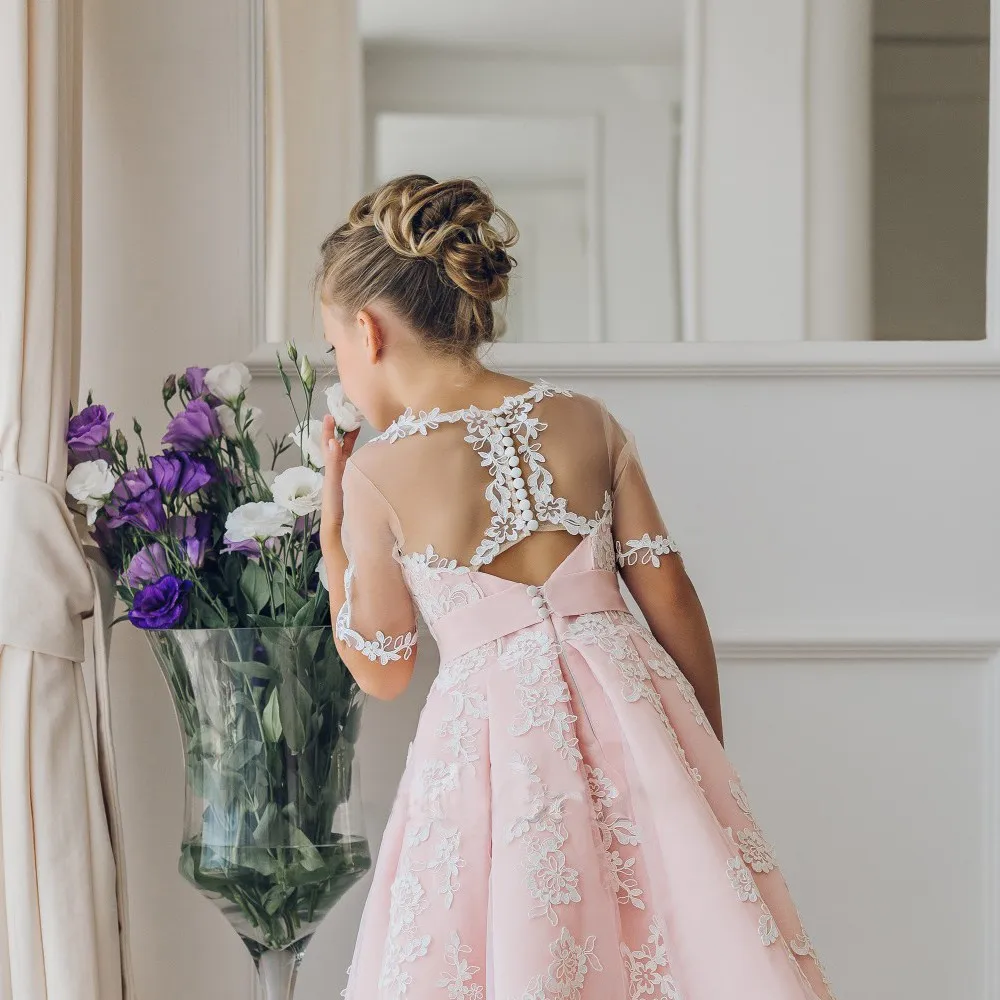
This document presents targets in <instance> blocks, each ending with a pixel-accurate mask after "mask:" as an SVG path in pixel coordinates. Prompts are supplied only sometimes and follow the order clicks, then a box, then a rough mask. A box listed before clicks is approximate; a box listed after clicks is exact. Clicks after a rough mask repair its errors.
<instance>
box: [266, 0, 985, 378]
mask: <svg viewBox="0 0 1000 1000" xmlns="http://www.w3.org/2000/svg"><path fill="white" fill-rule="evenodd" d="M254 3H255V6H254V7H253V9H254V10H255V11H257V16H258V19H259V21H260V28H261V30H260V39H261V41H260V44H259V46H258V57H259V60H258V61H259V63H260V66H259V67H258V81H259V83H258V88H259V110H260V114H259V116H258V119H257V125H258V128H259V132H260V135H261V137H262V138H261V142H260V148H261V150H262V153H263V152H264V151H266V154H265V155H262V156H261V157H260V160H261V165H262V171H261V173H262V177H261V181H260V183H259V185H258V187H259V190H260V194H259V206H258V207H259V210H258V212H257V215H258V217H259V219H260V220H262V225H261V226H260V228H261V230H263V243H262V249H259V250H258V251H257V253H258V256H259V257H260V260H261V262H262V263H261V267H260V272H261V274H260V278H261V280H260V281H258V282H257V283H256V284H255V289H257V290H258V294H259V299H258V306H259V308H258V309H257V315H258V317H259V319H258V322H257V327H258V329H257V337H258V340H263V341H265V342H266V344H265V345H264V347H265V350H264V351H262V353H261V354H260V355H259V357H262V358H264V357H266V358H268V359H270V358H273V351H271V350H270V346H271V345H272V344H275V343H280V342H282V341H284V340H286V339H289V338H295V339H296V340H299V341H301V342H305V341H309V340H313V341H315V342H316V343H317V344H318V341H319V336H320V331H319V322H318V316H317V309H316V307H315V302H314V298H313V295H312V288H311V278H312V275H313V269H314V267H315V263H316V256H317V248H318V246H319V243H320V242H321V240H322V238H323V236H324V235H325V234H326V233H327V232H328V231H329V230H330V229H332V228H333V226H335V225H336V224H337V223H338V221H339V220H341V219H343V218H344V217H345V215H346V213H347V211H348V209H349V208H350V206H351V205H352V204H353V203H354V201H355V200H356V199H357V198H358V197H359V196H360V195H361V194H362V193H363V192H364V191H365V190H368V189H371V188H372V187H374V186H375V185H377V184H379V183H381V182H382V181H385V180H387V179H389V178H391V177H394V176H398V175H400V174H405V173H425V174H430V175H431V176H433V177H436V178H438V179H445V178H448V177H454V176H463V175H464V176H472V177H474V178H476V179H478V180H479V181H481V182H482V183H484V184H485V185H486V186H487V187H488V188H489V189H490V190H491V191H492V192H493V194H494V196H495V198H496V200H497V202H498V203H499V204H500V205H501V206H502V207H503V208H505V209H506V210H507V211H508V212H510V214H511V215H512V216H513V217H514V219H515V221H516V223H517V225H518V227H519V229H520V233H521V238H520V241H519V243H518V244H517V245H516V246H515V247H514V250H513V254H514V256H515V257H516V258H517V260H518V262H519V264H518V267H517V268H516V270H515V272H514V275H513V278H512V282H511V295H510V299H509V302H508V303H507V304H506V305H504V306H503V307H501V311H500V316H499V318H500V323H501V327H502V328H503V329H504V331H505V333H504V340H506V341H508V342H515V343H520V344H523V345H526V347H527V345H530V344H535V343H538V344H558V343H572V344H577V345H579V347H580V349H579V350H578V351H577V352H575V356H576V357H578V358H581V359H584V360H587V359H589V360H590V361H593V362H594V363H595V364H596V363H598V361H599V359H600V358H605V359H606V358H608V357H611V356H612V355H613V356H614V357H615V359H616V363H621V364H623V365H625V366H627V365H628V364H630V363H632V362H631V361H630V360H629V359H630V358H631V357H642V356H643V355H642V352H641V351H638V350H637V351H635V352H633V353H632V354H631V355H630V354H629V352H628V351H627V350H622V351H617V349H613V350H601V349H600V348H591V347H590V346H589V345H592V344H595V343H599V342H605V343H611V344H616V345H627V344H634V343H641V342H646V343H666V342H670V341H679V340H717V341H739V340H744V341H745V340H772V341H795V340H810V339H813V340H831V339H842V340H859V339H868V338H874V339H878V340H926V339H943V338H948V339H956V340H973V339H981V338H983V337H984V336H985V297H986V278H985V275H986V219H987V166H988V164H987V155H988V148H987V147H988V143H987V138H988V98H989V94H988V88H989V2H988V0H948V2H947V3H946V2H943V0H835V2H831V3H829V4H827V3H825V2H824V3H816V4H801V5H800V4H789V3H788V2H787V0H756V2H755V3H754V4H753V5H734V4H732V3H731V2H729V0H618V2H616V3H614V4H608V3H607V2H606V0H551V2H549V3H545V4H539V3H537V2H536V0H508V2H506V3H503V4H479V3H470V2H468V0H424V2H422V3H419V4H415V3H413V2H412V0H254ZM869 65H870V66H871V70H872V71H871V73H869ZM261 289H262V290H263V291H262V294H260V290H261ZM260 299H262V300H263V304H262V305H261V303H260ZM558 354H559V352H554V351H551V350H550V351H548V352H547V353H546V352H544V351H539V352H537V356H539V357H541V356H546V357H549V358H552V357H556V356H558ZM513 355H516V356H518V357H521V358H527V359H530V357H533V356H536V355H535V354H533V353H532V352H531V351H530V350H527V349H526V350H524V351H521V349H520V348H516V349H515V351H514V352H513ZM513 355H512V356H513ZM647 356H648V352H647ZM636 364H638V362H636Z"/></svg>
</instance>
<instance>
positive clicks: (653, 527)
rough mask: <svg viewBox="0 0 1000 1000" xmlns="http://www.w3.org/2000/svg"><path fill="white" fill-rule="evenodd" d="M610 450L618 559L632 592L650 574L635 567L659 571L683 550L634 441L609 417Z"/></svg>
mask: <svg viewBox="0 0 1000 1000" xmlns="http://www.w3.org/2000/svg"><path fill="white" fill-rule="evenodd" d="M607 428H608V448H609V456H610V460H611V468H612V470H613V473H612V482H613V487H612V493H613V498H614V536H615V556H616V558H617V560H618V565H619V567H620V568H621V570H622V575H623V576H625V578H626V583H627V584H628V585H629V589H630V590H631V589H632V582H633V579H637V578H641V577H646V576H647V574H644V573H640V574H636V573H631V572H629V571H630V570H632V569H634V568H636V567H648V568H650V569H651V570H658V569H660V568H661V565H662V564H663V563H664V558H665V557H666V556H668V555H670V553H677V555H678V562H679V561H680V559H679V555H680V548H679V546H678V544H677V541H676V540H675V539H674V537H673V536H672V535H671V534H670V532H669V531H668V530H667V526H666V525H665V524H664V521H663V515H662V514H661V513H660V510H659V507H658V506H657V504H656V500H655V499H654V498H653V494H652V492H651V491H650V488H649V483H648V482H647V481H646V476H645V473H644V472H643V469H642V464H641V463H640V461H639V455H638V452H637V451H636V444H635V438H634V437H633V435H632V433H631V432H630V431H626V430H624V429H623V428H622V427H621V426H620V425H619V424H618V422H617V421H616V420H615V419H614V418H613V417H612V416H611V415H610V414H608V416H607Z"/></svg>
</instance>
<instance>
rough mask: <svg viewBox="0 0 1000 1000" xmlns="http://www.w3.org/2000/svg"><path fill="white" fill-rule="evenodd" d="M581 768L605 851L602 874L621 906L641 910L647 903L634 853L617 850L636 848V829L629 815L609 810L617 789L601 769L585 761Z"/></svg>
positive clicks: (616, 794)
mask: <svg viewBox="0 0 1000 1000" xmlns="http://www.w3.org/2000/svg"><path fill="white" fill-rule="evenodd" d="M584 770H585V771H586V774H587V784H588V785H589V787H590V803H591V808H592V811H593V814H594V823H595V826H596V829H597V836H598V840H599V842H600V846H601V850H602V851H603V853H604V864H605V870H604V876H605V880H606V882H607V885H608V888H609V889H610V890H611V892H612V893H614V895H615V898H616V899H617V900H618V902H619V903H620V904H621V905H622V906H630V905H631V906H634V907H635V908H636V909H637V910H644V909H645V908H646V904H645V903H644V902H643V900H642V888H641V887H640V885H639V880H638V879H637V878H636V875H635V863H636V856H635V853H634V852H632V851H626V852H625V854H626V856H624V857H623V856H622V852H621V851H620V850H619V849H618V847H638V846H639V844H640V837H639V828H638V827H637V826H636V825H635V823H634V822H633V821H632V820H630V819H629V818H628V817H626V816H623V815H622V814H621V813H616V812H614V811H613V810H612V803H613V802H614V800H615V799H616V798H618V795H619V792H618V789H617V788H616V787H615V784H614V782H613V781H612V780H611V779H610V778H609V777H607V775H606V774H605V773H604V771H603V770H601V768H599V767H591V766H590V765H589V764H584ZM616 844H617V845H618V846H617V847H616V846H615V845H616ZM628 855H630V856H628Z"/></svg>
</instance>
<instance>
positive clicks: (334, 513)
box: [319, 414, 358, 545]
mask: <svg viewBox="0 0 1000 1000" xmlns="http://www.w3.org/2000/svg"><path fill="white" fill-rule="evenodd" d="M357 439H358V431H356V430H354V431H349V432H348V433H347V434H345V435H344V437H343V440H341V439H339V438H338V437H337V425H336V423H335V422H334V419H333V417H331V416H330V415H329V414H327V415H326V416H325V417H324V418H323V454H324V456H325V457H326V467H325V475H324V477H323V512H322V515H321V518H320V529H319V531H320V542H321V544H323V545H325V544H326V539H327V538H330V537H332V536H333V534H334V533H336V535H337V536H338V537H339V535H340V526H341V525H342V524H343V523H344V469H346V468H347V460H348V459H349V458H350V457H351V453H352V452H353V451H354V443H355V442H356V441H357Z"/></svg>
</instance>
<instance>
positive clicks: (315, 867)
mask: <svg viewBox="0 0 1000 1000" xmlns="http://www.w3.org/2000/svg"><path fill="white" fill-rule="evenodd" d="M290 843H291V845H292V847H293V848H295V850H296V851H297V852H298V857H297V859H296V860H297V861H298V863H299V864H300V865H301V866H302V867H303V868H305V870H306V871H307V872H315V871H319V869H320V868H322V867H323V855H322V854H320V853H319V851H318V850H316V845H315V844H314V843H313V842H312V841H311V840H310V839H309V838H308V837H307V836H306V835H305V834H304V833H303V832H302V831H301V830H300V829H299V828H298V827H297V826H293V827H292V829H291V837H290Z"/></svg>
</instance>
